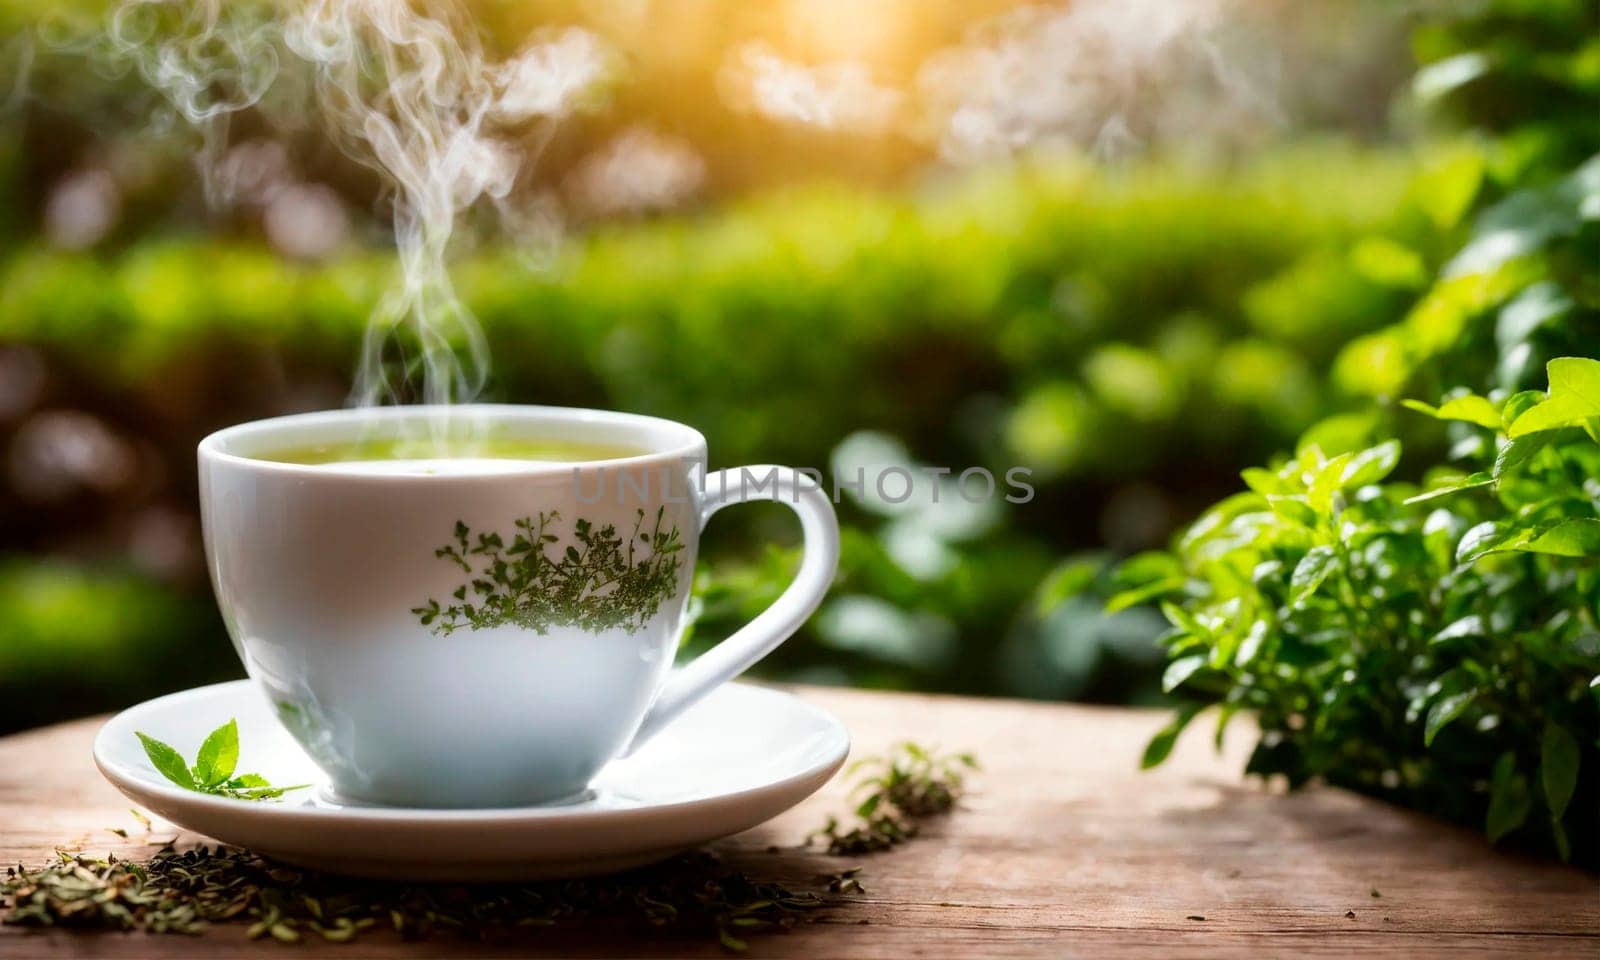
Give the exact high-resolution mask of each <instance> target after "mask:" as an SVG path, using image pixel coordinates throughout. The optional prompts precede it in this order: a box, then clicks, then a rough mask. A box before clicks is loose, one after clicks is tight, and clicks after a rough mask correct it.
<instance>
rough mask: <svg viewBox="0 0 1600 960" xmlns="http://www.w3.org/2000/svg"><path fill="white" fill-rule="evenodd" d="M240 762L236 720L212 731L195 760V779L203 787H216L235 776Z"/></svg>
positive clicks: (201, 745)
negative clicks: (235, 768)
mask: <svg viewBox="0 0 1600 960" xmlns="http://www.w3.org/2000/svg"><path fill="white" fill-rule="evenodd" d="M238 763H239V724H238V722H237V721H236V720H229V721H228V722H227V723H225V724H223V725H222V726H220V727H218V728H217V729H215V730H213V731H211V733H210V735H209V736H207V737H206V740H205V743H202V744H200V752H199V754H197V755H196V756H195V760H194V779H195V782H197V783H199V784H200V786H202V787H214V786H216V785H217V784H219V783H221V782H222V781H224V780H226V779H228V778H229V777H231V776H233V768H234V767H235V766H237V765H238Z"/></svg>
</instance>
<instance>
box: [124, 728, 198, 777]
mask: <svg viewBox="0 0 1600 960" xmlns="http://www.w3.org/2000/svg"><path fill="white" fill-rule="evenodd" d="M138 737H139V742H140V743H142V744H144V755H145V756H147V757H149V758H150V763H151V764H152V765H153V766H154V767H155V768H156V770H157V771H159V772H160V774H161V775H162V776H163V777H166V778H167V779H168V780H171V781H172V782H173V783H176V784H177V785H178V786H180V787H183V788H184V789H186V790H193V789H195V788H196V785H195V782H194V776H193V775H192V774H191V773H190V772H189V765H188V764H186V763H184V762H183V757H182V755H180V754H179V753H178V751H176V750H174V749H172V747H170V746H168V745H167V744H165V743H162V742H161V741H160V740H157V739H156V738H155V737H152V736H148V735H146V734H143V733H139V734H138Z"/></svg>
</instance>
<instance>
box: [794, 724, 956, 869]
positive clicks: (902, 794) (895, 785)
mask: <svg viewBox="0 0 1600 960" xmlns="http://www.w3.org/2000/svg"><path fill="white" fill-rule="evenodd" d="M977 768H978V762H977V760H976V759H974V758H973V756H972V754H970V753H956V754H940V753H936V752H935V751H933V750H930V749H928V748H926V747H922V746H919V745H917V744H915V743H910V742H906V743H900V744H897V745H896V746H895V747H893V748H892V749H891V750H890V751H889V753H888V754H887V755H886V756H883V757H868V758H866V759H863V760H860V761H857V762H856V763H855V764H852V765H851V767H850V772H851V773H854V774H856V775H857V781H856V783H855V785H854V786H853V787H852V788H851V792H852V794H853V795H855V796H858V797H860V799H859V800H858V801H857V803H856V808H855V811H854V813H855V817H856V820H857V821H858V823H857V825H856V826H853V827H850V828H848V829H846V828H844V827H842V826H841V824H840V823H839V819H838V818H837V817H829V818H828V820H827V822H826V823H825V824H823V826H822V828H821V829H820V830H817V831H816V832H814V833H812V834H811V835H810V836H809V837H807V838H806V842H807V843H808V844H809V843H811V842H812V841H814V840H817V839H821V840H825V841H827V845H828V852H829V853H831V854H834V855H836V856H854V855H860V854H867V853H877V852H878V851H880V850H888V849H889V848H891V847H894V846H897V845H898V844H901V843H904V842H905V841H907V840H909V839H911V838H912V837H914V836H916V835H917V829H918V821H919V820H922V819H925V818H928V817H935V816H942V815H944V814H947V813H949V812H950V811H951V810H953V809H955V806H956V804H957V802H958V801H959V800H960V799H961V796H962V793H963V791H964V790H965V788H966V773H967V772H968V771H971V770H976V769H977Z"/></svg>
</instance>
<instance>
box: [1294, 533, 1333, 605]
mask: <svg viewBox="0 0 1600 960" xmlns="http://www.w3.org/2000/svg"><path fill="white" fill-rule="evenodd" d="M1338 563H1339V558H1338V555H1337V554H1335V553H1334V551H1333V548H1332V547H1329V546H1319V547H1312V548H1311V549H1310V550H1308V551H1306V555H1305V556H1303V557H1301V558H1300V562H1299V563H1297V564H1295V567H1294V574H1293V575H1292V576H1291V577H1290V578H1289V605H1290V606H1292V607H1298V606H1300V605H1301V604H1302V603H1304V602H1305V601H1306V600H1307V599H1308V598H1309V597H1310V596H1311V595H1312V594H1313V593H1316V592H1317V588H1318V587H1320V586H1322V581H1324V580H1326V579H1328V575H1329V574H1331V573H1333V571H1334V569H1335V568H1336V567H1337V566H1338Z"/></svg>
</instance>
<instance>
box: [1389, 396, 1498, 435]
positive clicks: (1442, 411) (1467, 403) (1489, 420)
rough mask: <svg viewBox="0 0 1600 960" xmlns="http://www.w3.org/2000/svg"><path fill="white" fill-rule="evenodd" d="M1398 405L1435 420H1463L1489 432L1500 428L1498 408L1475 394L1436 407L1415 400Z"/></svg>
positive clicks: (1404, 401) (1403, 401)
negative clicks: (1487, 429) (1485, 428)
mask: <svg viewBox="0 0 1600 960" xmlns="http://www.w3.org/2000/svg"><path fill="white" fill-rule="evenodd" d="M1400 403H1401V405H1402V406H1405V407H1409V408H1410V409H1412V410H1416V411H1419V412H1421V413H1425V414H1427V415H1428V416H1430V417H1433V418H1434V419H1436V420H1464V421H1466V422H1467V423H1475V424H1477V425H1478V426H1480V427H1488V428H1489V429H1490V430H1499V429H1500V427H1501V422H1500V408H1498V407H1496V406H1495V405H1494V403H1493V402H1491V401H1489V400H1487V399H1485V398H1483V397H1480V396H1477V395H1475V394H1470V393H1469V394H1467V395H1466V396H1464V397H1456V398H1455V399H1453V400H1446V401H1445V402H1444V403H1443V404H1441V405H1440V406H1437V407H1432V406H1429V405H1428V404H1426V403H1421V402H1419V401H1416V400H1402V401H1400Z"/></svg>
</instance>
